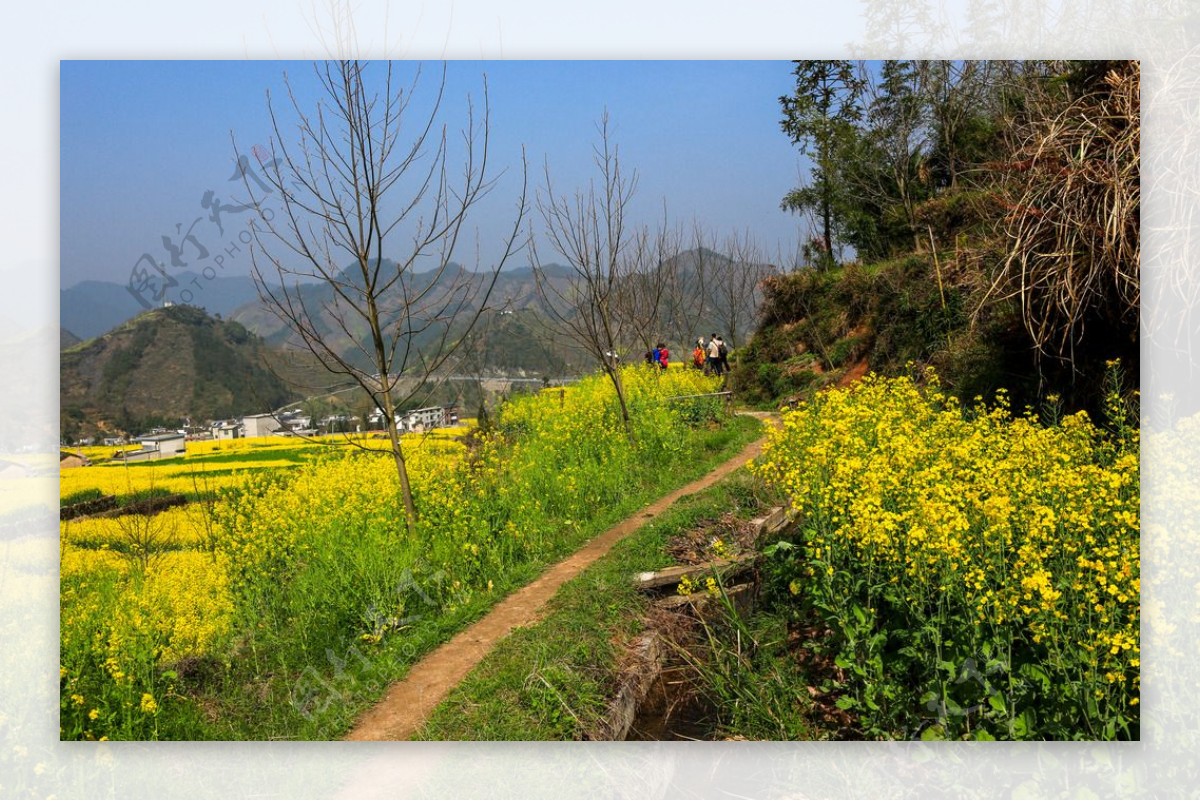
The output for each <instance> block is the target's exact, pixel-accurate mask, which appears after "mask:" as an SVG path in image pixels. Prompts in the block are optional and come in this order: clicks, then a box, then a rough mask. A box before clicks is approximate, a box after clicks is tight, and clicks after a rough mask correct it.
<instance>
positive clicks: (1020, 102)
mask: <svg viewBox="0 0 1200 801" xmlns="http://www.w3.org/2000/svg"><path fill="white" fill-rule="evenodd" d="M830 63H832V62H830ZM939 65H940V66H939ZM1012 67H1013V65H1010V64H1003V65H997V64H993V63H989V62H978V63H977V62H971V63H967V64H963V65H957V66H955V65H952V64H950V63H949V62H944V63H943V62H938V63H933V64H927V63H924V62H887V63H886V64H885V69H884V73H885V75H884V77H883V78H881V81H880V83H879V84H878V85H876V86H874V87H873V88H872V90H871V91H870V92H868V93H867V94H866V95H855V94H854V93H853V92H852V91H851V89H849V88H848V89H847V90H846V92H847V95H846V98H845V100H846V102H847V103H848V104H852V105H853V104H855V103H857V104H858V105H857V106H856V108H858V109H859V110H860V111H863V112H864V114H863V115H862V116H861V117H855V124H854V125H850V124H849V123H848V124H847V127H846V129H845V131H843V133H844V141H843V140H839V141H838V142H837V143H834V142H828V143H825V145H824V146H827V147H828V148H829V152H830V154H831V159H830V160H829V161H828V162H826V165H825V167H824V169H823V170H817V169H816V168H814V171H813V174H812V176H811V177H812V181H813V184H812V185H810V186H802V187H799V188H797V189H796V190H795V191H794V192H793V193H792V194H789V195H788V196H787V197H786V198H785V199H784V205H785V207H789V208H794V209H796V210H806V209H807V210H809V211H813V210H816V211H818V212H823V213H824V214H825V215H826V219H827V220H829V221H830V222H829V224H828V225H827V227H826V228H825V229H824V231H823V233H824V237H823V238H822V237H816V236H815V237H814V239H813V241H812V243H811V244H810V245H808V246H806V248H805V253H804V257H805V262H806V263H803V264H799V265H797V266H796V267H795V268H794V269H793V270H791V271H790V272H789V273H787V274H785V275H780V276H777V277H774V278H771V279H769V280H768V281H767V282H766V283H765V290H766V291H765V298H764V305H763V307H762V309H761V311H760V315H759V328H758V330H757V332H756V333H755V336H754V338H753V340H752V341H751V342H750V343H749V346H748V347H747V348H745V349H744V351H743V352H742V353H741V354H739V358H738V359H737V362H738V368H737V369H736V370H735V371H734V373H733V376H732V382H733V385H734V388H735V389H737V390H739V391H741V392H742V393H743V394H744V395H745V396H746V397H747V398H749V399H751V400H752V401H754V402H759V403H769V402H773V401H777V400H781V399H788V398H792V397H795V396H797V395H803V394H805V393H806V392H807V391H809V390H813V389H818V388H820V387H822V386H826V385H828V384H830V383H836V382H839V381H843V380H849V379H848V378H846V377H847V376H850V377H853V376H855V375H861V374H862V373H864V372H865V371H866V370H868V369H869V370H872V371H875V372H877V373H880V374H884V375H900V374H903V373H911V372H912V367H911V366H910V363H912V364H913V365H915V366H917V367H920V366H924V365H932V366H933V367H935V368H936V369H937V371H938V373H939V375H940V376H941V378H940V381H941V383H942V385H943V386H944V387H945V388H947V389H949V390H951V391H952V392H954V393H955V394H956V395H958V396H959V397H960V398H961V399H962V400H964V401H966V402H968V403H970V402H972V401H974V399H975V398H976V397H977V396H982V397H983V398H985V399H988V400H990V399H991V398H992V397H993V395H994V394H996V393H998V392H999V391H1000V390H1001V389H1003V390H1004V391H1005V392H1006V393H1007V395H1008V398H1009V399H1010V402H1011V404H1012V406H1013V407H1014V408H1016V409H1021V408H1023V407H1024V406H1026V405H1029V406H1032V407H1033V408H1035V409H1047V408H1048V407H1055V408H1054V410H1052V413H1053V414H1057V413H1059V412H1061V411H1074V410H1078V409H1083V410H1087V411H1089V412H1092V413H1095V412H1098V411H1100V410H1099V408H1098V406H1099V404H1100V402H1101V399H1102V398H1104V396H1105V394H1106V391H1107V388H1106V382H1107V381H1110V380H1111V379H1110V372H1112V371H1111V364H1112V362H1114V361H1119V362H1120V366H1121V369H1120V372H1121V373H1123V375H1124V377H1125V379H1126V380H1127V381H1128V382H1133V383H1134V384H1135V385H1136V380H1137V376H1138V372H1139V347H1138V345H1139V336H1140V310H1139V299H1140V288H1139V276H1140V256H1139V253H1140V248H1139V242H1140V211H1139V209H1140V189H1139V141H1140V133H1139V131H1140V121H1139V116H1138V97H1139V94H1138V92H1139V86H1140V72H1139V67H1138V64H1137V62H1132V61H1113V62H1036V63H1031V64H1028V65H1025V66H1024V67H1022V68H1021V69H1020V70H1016V71H1015V72H1014V73H1013V74H1012V75H1009V76H1008V77H1005V75H1007V73H1006V72H1005V70H1008V69H1009V68H1012ZM828 68H829V63H827V62H811V63H809V62H804V63H801V64H800V65H799V66H798V67H797V74H798V75H801V74H805V75H806V74H808V71H812V70H820V69H828ZM931 70H933V71H932V72H931ZM937 70H942V72H937ZM945 70H950V72H948V73H947V72H945ZM930 81H932V82H933V83H934V84H938V82H939V81H941V84H938V85H943V88H947V90H948V91H950V92H951V93H952V94H953V93H965V92H967V91H968V89H969V90H970V92H971V94H970V98H971V100H970V103H969V104H968V105H969V108H968V109H967V110H966V111H963V112H962V113H963V114H965V115H966V116H965V117H962V118H960V119H958V120H957V121H956V122H955V125H954V126H953V128H952V129H951V128H946V129H944V130H940V132H938V131H939V129H938V125H939V124H940V123H939V120H941V121H944V119H945V117H944V114H946V113H948V111H947V108H946V107H945V105H944V104H943V103H942V101H941V100H938V99H937V98H936V97H935V98H932V99H931V98H929V97H926V99H925V100H922V101H921V102H917V100H918V99H919V96H918V94H917V93H918V91H919V90H923V89H922V87H927V84H928V82H930ZM947 81H949V83H946V82H947ZM806 85H807V84H806ZM1018 90H1019V93H1018V94H1014V92H1017V91H1018ZM966 97H967V95H965V94H962V95H961V97H960V100H962V99H964V98H966ZM801 101H804V102H801ZM805 102H807V101H805V98H804V97H801V98H800V100H798V101H797V103H799V105H796V106H794V107H792V106H787V107H786V109H792V110H793V111H795V110H796V109H801V110H803V109H808V110H807V111H804V113H803V114H800V112H799V111H797V112H796V113H797V114H800V116H798V117H796V118H795V119H793V118H791V117H788V118H786V121H791V122H794V123H795V124H796V125H797V126H799V127H797V128H796V134H795V135H796V137H797V141H798V142H800V141H803V142H806V143H808V144H810V145H812V146H817V144H819V143H816V139H814V137H815V136H816V134H814V133H812V131H813V130H817V129H815V128H813V124H814V123H813V119H814V118H813V117H812V115H813V114H814V113H815V112H813V111H812V108H813V107H812V106H810V105H805ZM963 102H966V101H965V100H963ZM786 109H785V110H786ZM955 113H956V114H957V113H958V112H955ZM805 115H807V116H805ZM939 115H943V116H939ZM900 123H904V124H906V125H910V126H914V127H912V128H909V129H905V130H920V129H922V128H921V126H925V129H927V130H933V131H935V132H938V134H937V136H935V137H933V138H932V139H928V140H926V139H919V140H918V139H914V138H912V137H909V138H905V137H899V138H897V137H895V136H893V134H894V133H895V131H896V130H897V126H898V125H900ZM818 128H819V126H818ZM835 145H836V147H835ZM833 155H836V156H837V158H832V156H833ZM814 187H815V188H814ZM831 243H832V245H833V246H832V247H831ZM849 248H853V251H854V256H855V257H854V258H851V259H847V258H842V257H841V256H840V255H839V254H841V253H842V252H843V249H849Z"/></svg>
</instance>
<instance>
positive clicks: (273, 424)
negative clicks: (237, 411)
mask: <svg viewBox="0 0 1200 801" xmlns="http://www.w3.org/2000/svg"><path fill="white" fill-rule="evenodd" d="M282 429H283V424H282V423H280V422H279V421H278V420H276V419H275V417H274V416H273V415H269V414H248V415H246V416H245V417H243V418H242V430H243V431H244V432H245V434H244V436H246V437H267V436H270V435H271V434H274V433H276V432H277V431H281V430H282Z"/></svg>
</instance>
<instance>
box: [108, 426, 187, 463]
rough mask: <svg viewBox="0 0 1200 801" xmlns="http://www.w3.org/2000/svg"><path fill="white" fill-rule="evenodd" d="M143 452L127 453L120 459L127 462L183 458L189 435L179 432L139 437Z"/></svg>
mask: <svg viewBox="0 0 1200 801" xmlns="http://www.w3.org/2000/svg"><path fill="white" fill-rule="evenodd" d="M138 442H140V443H141V445H142V448H141V450H137V451H126V452H125V453H123V454H121V455H120V457H119V458H121V459H124V460H125V461H127V462H132V461H141V460H146V459H170V458H171V457H173V456H181V455H183V453H184V452H185V451H186V449H187V435H186V434H183V433H180V432H178V431H172V432H166V433H163V434H146V435H143V436H140V437H138Z"/></svg>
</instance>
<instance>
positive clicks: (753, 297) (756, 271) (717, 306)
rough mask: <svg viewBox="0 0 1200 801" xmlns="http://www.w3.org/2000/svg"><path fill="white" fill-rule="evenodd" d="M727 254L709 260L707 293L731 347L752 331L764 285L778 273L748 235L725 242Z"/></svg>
mask: <svg viewBox="0 0 1200 801" xmlns="http://www.w3.org/2000/svg"><path fill="white" fill-rule="evenodd" d="M722 250H723V251H724V253H723V254H721V255H714V256H713V257H712V258H710V259H709V260H708V267H707V268H706V269H707V277H708V281H707V289H708V293H707V294H708V298H709V302H710V304H711V308H712V313H713V317H714V319H715V320H716V321H717V323H718V326H719V327H720V328H721V330H722V332H723V333H724V334H725V336H728V337H729V338H730V344H731V345H732V344H733V343H734V342H736V341H738V338H739V337H741V335H742V334H744V333H745V332H746V330H748V329H749V327H750V324H751V322H752V321H753V319H754V313H755V310H756V309H757V308H758V303H759V300H760V297H761V289H760V284H761V283H762V280H763V279H764V278H766V277H767V276H768V275H770V274H772V273H774V272H776V268H775V267H774V266H773V265H769V264H766V263H764V262H763V261H762V258H763V257H762V252H761V251H760V250H759V248H758V246H757V245H756V244H755V242H754V240H753V239H752V238H751V236H750V234H749V233H748V232H747V233H741V234H739V233H736V232H735V233H733V234H730V235H729V236H728V237H726V239H725V243H724V246H723V247H722Z"/></svg>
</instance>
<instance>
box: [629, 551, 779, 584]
mask: <svg viewBox="0 0 1200 801" xmlns="http://www.w3.org/2000/svg"><path fill="white" fill-rule="evenodd" d="M757 558H758V555H757V554H746V555H744V556H737V557H734V558H732V559H715V560H713V561H711V562H704V563H702V564H698V565H679V566H677V567H668V568H665V569H664V570H657V571H649V572H645V573H637V574H635V575H634V577H633V583H634V586H636V587H637V588H638V589H640V590H652V589H655V588H657V587H666V586H670V585H672V584H678V583H679V582H680V581H682V580H683V577H684V576H691V577H693V578H703V577H704V576H709V575H714V574H715V575H719V576H731V575H735V574H737V573H740V572H741V571H743V570H747V569H749V568H750V567H752V566H753V565H754V562H755V560H756V559H757Z"/></svg>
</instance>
